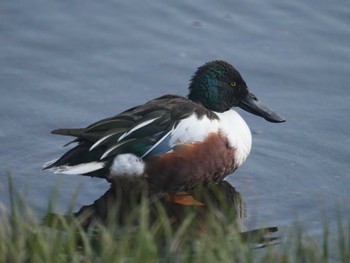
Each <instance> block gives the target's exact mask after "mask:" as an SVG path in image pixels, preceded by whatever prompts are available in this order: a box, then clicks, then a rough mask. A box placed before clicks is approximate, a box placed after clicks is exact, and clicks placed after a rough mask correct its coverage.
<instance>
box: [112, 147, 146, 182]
mask: <svg viewBox="0 0 350 263" xmlns="http://www.w3.org/2000/svg"><path fill="white" fill-rule="evenodd" d="M144 168H145V164H144V162H143V161H142V160H141V159H140V158H139V157H137V156H136V155H133V154H131V153H125V154H119V155H117V156H116V157H115V158H114V160H113V163H112V165H111V167H110V176H109V177H113V176H123V175H128V176H140V175H142V174H143V173H144Z"/></svg>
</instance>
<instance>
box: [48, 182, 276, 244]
mask: <svg viewBox="0 0 350 263" xmlns="http://www.w3.org/2000/svg"><path fill="white" fill-rule="evenodd" d="M141 209H144V210H145V211H147V216H148V217H149V222H151V224H152V223H154V224H157V223H158V224H160V225H161V224H162V223H161V222H163V223H164V222H166V223H165V224H168V226H169V225H170V226H171V228H172V229H173V230H174V231H176V230H178V229H179V228H180V227H181V226H183V225H184V224H188V225H187V227H186V229H188V232H189V233H188V234H189V236H192V237H193V235H201V234H208V233H209V234H210V233H211V230H212V228H213V227H214V228H215V227H218V226H219V227H222V226H225V227H227V229H229V228H230V227H231V229H235V232H236V233H239V235H240V236H241V238H242V240H244V241H247V242H250V243H254V244H256V245H259V246H260V245H262V246H264V245H266V244H267V243H269V242H271V241H275V240H278V238H277V237H274V236H273V235H272V233H274V232H276V231H278V229H277V227H268V228H262V229H255V230H250V231H245V229H244V225H243V221H244V219H245V218H246V207H245V204H244V202H243V200H242V197H241V195H240V193H239V192H237V191H236V190H235V188H234V187H233V186H232V185H231V184H230V183H228V182H227V181H221V182H219V183H213V184H208V185H207V186H201V187H198V188H196V189H195V190H192V191H188V192H183V193H177V196H176V197H175V198H174V197H173V196H172V195H169V194H164V193H160V192H159V191H157V190H155V189H153V188H152V187H151V186H150V185H149V184H148V182H147V180H146V179H144V178H140V177H126V176H125V177H115V178H114V180H113V181H112V182H111V187H110V188H109V189H108V191H107V192H105V193H104V194H103V195H102V196H101V197H100V198H98V199H97V200H95V201H94V203H93V204H91V205H87V206H83V207H81V208H80V209H79V210H78V211H77V212H75V213H73V214H71V215H66V216H65V217H66V219H72V218H73V219H75V221H76V222H78V223H79V226H80V227H81V228H83V229H84V230H85V231H89V230H91V229H93V228H94V227H95V226H96V225H101V224H102V225H106V226H107V227H110V226H111V224H113V225H114V226H117V227H119V228H123V227H127V226H135V227H137V226H139V225H140V222H141V221H140V218H141V217H142V215H141V212H140V210H141ZM59 217H60V216H59V215H56V214H49V215H47V216H46V217H45V218H44V224H46V225H49V226H50V225H51V226H54V225H55V226H56V227H57V221H55V219H58V218H59ZM54 222H56V223H54ZM161 228H162V227H160V228H159V229H161ZM186 231H187V230H186ZM157 232H158V233H157V234H159V232H161V230H160V231H157Z"/></svg>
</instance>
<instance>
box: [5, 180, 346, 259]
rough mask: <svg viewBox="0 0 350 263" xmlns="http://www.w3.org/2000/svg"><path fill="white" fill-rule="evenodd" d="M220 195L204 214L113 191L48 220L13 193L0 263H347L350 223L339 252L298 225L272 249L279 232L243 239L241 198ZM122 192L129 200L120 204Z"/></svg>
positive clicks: (267, 231)
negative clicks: (276, 234) (86, 204)
mask: <svg viewBox="0 0 350 263" xmlns="http://www.w3.org/2000/svg"><path fill="white" fill-rule="evenodd" d="M224 187H227V185H225V186H224ZM219 190H220V191H218V189H217V188H215V189H214V190H211V192H210V194H209V195H211V194H212V193H215V196H216V197H215V198H214V199H212V197H210V198H208V193H207V194H206V198H208V199H205V201H206V202H205V203H206V206H205V208H204V207H202V206H198V207H183V206H178V205H169V204H168V203H167V202H163V201H160V200H158V199H153V198H152V197H150V195H147V194H144V193H142V194H140V195H138V196H133V198H132V200H131V199H129V196H130V189H129V188H127V187H126V188H124V189H118V191H115V189H114V191H110V192H109V193H108V192H107V193H106V194H105V195H104V196H102V197H101V198H100V199H99V200H96V202H95V203H94V204H93V205H91V206H87V207H83V208H82V209H80V210H79V211H78V212H76V213H68V214H70V215H69V216H63V215H58V214H54V213H52V211H53V207H54V205H53V203H52V202H50V203H49V204H48V211H47V216H46V217H45V218H44V219H43V220H37V219H36V218H35V216H34V215H33V214H32V212H31V210H30V209H28V208H27V207H26V206H25V205H24V203H23V202H22V201H21V199H20V198H18V196H16V195H15V194H13V193H12V194H11V208H10V211H8V212H6V211H5V209H2V210H1V211H0V262H46V263H48V262H318V263H320V262H330V261H334V262H344V263H345V262H349V259H350V248H349V244H350V243H349V242H350V226H349V224H350V220H347V221H346V225H345V224H344V222H343V221H342V218H341V217H339V219H338V234H337V238H336V239H335V240H336V242H337V244H333V243H331V242H332V241H330V240H331V239H330V237H329V231H328V226H327V224H326V223H325V227H324V235H323V242H316V241H314V240H312V239H311V238H308V237H307V236H306V235H305V233H304V231H303V229H302V227H301V226H300V225H298V224H296V225H295V226H293V227H291V231H290V234H289V235H288V236H286V237H283V238H282V239H280V240H279V241H278V240H277V241H278V242H279V243H278V244H277V245H273V244H275V243H276V240H275V238H274V237H270V234H271V233H270V232H271V231H275V230H276V229H274V228H270V229H262V230H261V231H250V232H246V233H243V234H242V233H240V231H241V230H240V227H239V226H240V224H239V221H240V220H241V218H240V216H242V212H241V211H239V210H240V209H238V210H237V209H233V207H232V206H227V203H230V202H227V201H228V200H231V201H232V204H234V205H235V206H237V207H240V206H241V204H240V203H239V201H237V198H238V196H237V195H236V196H235V192H234V191H232V189H231V191H229V192H227V191H222V190H223V189H219ZM123 191H126V192H128V194H129V195H128V198H127V199H126V200H125V199H122V200H123V201H122V202H119V201H116V200H120V195H119V194H120V192H123ZM222 193H224V194H222ZM131 196H132V195H131ZM197 198H198V197H197ZM202 200H203V199H202ZM222 203H224V205H222ZM243 210H244V209H243ZM332 240H333V239H332ZM261 244H263V245H264V246H265V245H266V246H265V247H264V248H262V249H256V246H257V245H261ZM330 247H336V249H335V250H334V251H332V253H330V252H329V251H330Z"/></svg>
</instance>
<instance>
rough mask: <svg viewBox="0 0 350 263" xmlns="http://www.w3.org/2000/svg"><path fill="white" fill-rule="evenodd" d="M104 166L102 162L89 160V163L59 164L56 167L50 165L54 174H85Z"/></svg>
mask: <svg viewBox="0 0 350 263" xmlns="http://www.w3.org/2000/svg"><path fill="white" fill-rule="evenodd" d="M103 167H105V163H104V162H91V163H82V164H78V165H74V166H69V165H61V166H58V167H52V168H51V169H50V170H52V171H53V172H54V173H55V174H56V173H61V174H86V173H90V172H93V171H96V170H100V169H102V168H103Z"/></svg>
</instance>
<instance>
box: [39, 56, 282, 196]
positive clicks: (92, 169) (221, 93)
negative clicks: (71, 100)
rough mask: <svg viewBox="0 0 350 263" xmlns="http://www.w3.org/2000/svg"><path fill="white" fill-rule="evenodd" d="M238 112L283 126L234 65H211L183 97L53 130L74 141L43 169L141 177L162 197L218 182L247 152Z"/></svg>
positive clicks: (200, 70)
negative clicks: (93, 121)
mask: <svg viewBox="0 0 350 263" xmlns="http://www.w3.org/2000/svg"><path fill="white" fill-rule="evenodd" d="M236 106H237V107H241V108H242V109H244V110H246V111H248V112H250V113H253V114H256V115H258V116H261V117H263V118H264V119H266V120H267V121H270V122H284V121H285V120H284V118H282V117H280V116H279V115H277V114H276V113H274V112H273V111H271V110H270V109H269V108H267V107H266V106H265V105H264V104H262V103H261V102H260V101H259V100H258V99H257V98H256V97H255V95H253V94H252V93H251V92H250V91H249V90H248V87H247V85H246V83H245V81H244V80H243V78H242V77H241V75H240V73H239V72H238V71H237V70H236V69H235V68H234V67H233V66H232V65H230V64H229V63H227V62H225V61H219V60H216V61H211V62H208V63H206V64H205V65H203V66H201V67H199V68H198V70H197V71H196V73H195V74H194V75H193V77H192V79H191V81H190V85H189V95H188V97H187V98H185V97H182V96H177V95H165V96H162V97H159V98H156V99H154V100H151V101H149V102H147V103H145V104H143V105H140V106H136V107H133V108H131V109H128V110H126V111H124V112H122V113H120V114H118V115H116V116H113V117H111V118H107V119H103V120H101V121H98V122H96V123H93V124H91V125H89V126H88V127H86V128H81V129H57V130H54V131H52V133H53V134H60V135H67V136H73V137H76V138H75V139H74V140H73V141H72V142H74V143H78V145H76V146H75V147H74V148H72V149H71V150H69V151H68V152H67V153H65V154H64V155H63V156H62V157H60V158H59V159H57V160H53V161H51V162H48V163H46V164H45V165H44V167H43V169H51V170H53V171H54V172H55V173H64V174H82V175H90V176H97V177H103V178H106V179H107V180H108V181H113V177H115V176H144V177H146V178H147V179H148V181H149V183H150V184H151V185H154V186H155V187H157V188H158V189H160V190H161V191H165V192H174V191H185V190H186V189H190V188H193V187H194V186H195V185H196V184H197V183H199V184H205V183H207V182H209V181H221V180H223V179H224V178H225V177H226V176H227V175H228V174H230V173H232V172H233V171H234V170H236V169H237V168H238V167H239V166H240V165H241V164H242V163H243V162H244V161H245V159H246V158H247V156H248V154H249V152H250V149H251V144H252V137H251V132H250V130H249V128H248V126H247V124H246V122H245V121H244V120H243V119H242V117H241V116H240V115H239V114H238V113H237V112H236V111H235V110H234V109H232V108H233V107H236ZM72 142H70V143H72ZM70 143H68V144H70ZM68 144H67V145H68Z"/></svg>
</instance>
